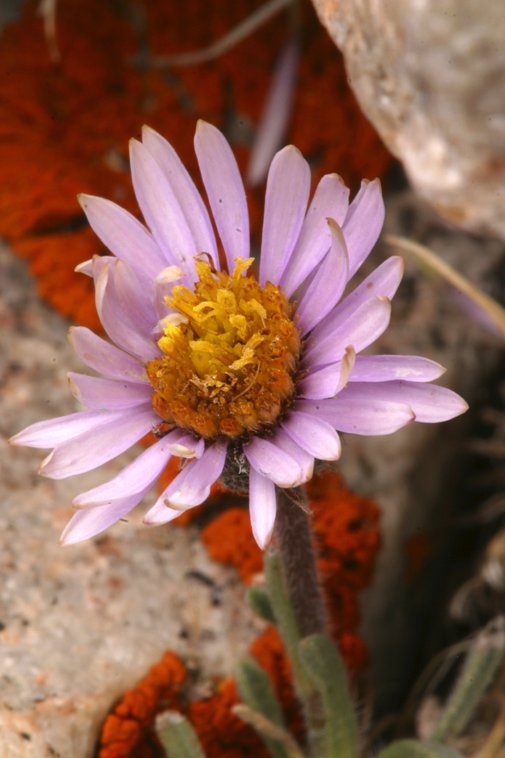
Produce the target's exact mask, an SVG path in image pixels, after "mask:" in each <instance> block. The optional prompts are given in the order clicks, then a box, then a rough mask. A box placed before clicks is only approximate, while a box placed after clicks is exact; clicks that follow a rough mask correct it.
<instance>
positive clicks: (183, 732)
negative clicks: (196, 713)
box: [156, 711, 205, 758]
mask: <svg viewBox="0 0 505 758" xmlns="http://www.w3.org/2000/svg"><path fill="white" fill-rule="evenodd" d="M156 732H157V734H158V737H159V740H160V742H161V744H162V746H163V748H164V750H165V752H166V754H167V756H170V758H205V753H204V752H203V750H202V747H201V745H200V742H199V741H198V737H197V736H196V733H195V731H194V729H193V727H192V726H191V724H190V723H189V721H188V720H187V719H186V718H185V717H184V716H183V715H182V713H179V712H178V711H166V713H162V714H161V715H160V716H158V718H157V719H156Z"/></svg>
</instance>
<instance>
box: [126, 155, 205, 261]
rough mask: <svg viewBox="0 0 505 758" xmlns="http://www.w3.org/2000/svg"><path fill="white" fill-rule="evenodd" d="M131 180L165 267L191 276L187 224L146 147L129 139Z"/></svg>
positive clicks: (191, 251)
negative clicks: (167, 266) (170, 266)
mask: <svg viewBox="0 0 505 758" xmlns="http://www.w3.org/2000/svg"><path fill="white" fill-rule="evenodd" d="M130 163H131V173H132V181H133V186H134V189H135V195H136V197H137V201H138V204H139V206H140V209H141V211H142V214H143V216H144V218H145V220H146V223H147V225H148V226H149V228H150V230H151V232H152V234H153V237H154V239H155V240H156V242H157V244H158V245H159V247H160V249H161V250H162V252H163V254H164V257H165V260H166V262H167V264H168V265H176V266H180V267H181V268H182V269H183V271H184V272H185V273H186V274H188V275H190V276H193V275H194V271H195V262H194V256H195V255H197V254H198V253H199V252H200V250H198V249H197V247H196V246H195V243H194V240H193V236H192V234H191V230H190V228H189V226H188V222H187V221H186V218H185V217H184V213H183V210H182V208H181V206H180V205H179V201H178V200H177V197H176V195H175V193H174V191H173V189H172V187H171V186H170V183H169V181H168V180H167V178H166V176H165V174H164V172H163V170H162V169H161V167H160V166H159V165H158V164H157V162H156V161H155V160H154V158H153V157H152V155H151V153H150V152H149V151H148V150H147V148H146V147H145V146H144V145H143V144H142V143H141V142H137V141H136V140H130Z"/></svg>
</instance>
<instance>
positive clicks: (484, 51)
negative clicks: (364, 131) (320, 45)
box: [313, 0, 505, 239]
mask: <svg viewBox="0 0 505 758" xmlns="http://www.w3.org/2000/svg"><path fill="white" fill-rule="evenodd" d="M313 3H314V5H315V7H316V10H317V12H318V14H319V17H320V19H321V21H322V22H323V24H324V25H325V26H326V28H327V29H328V31H329V32H330V35H331V36H332V38H333V40H334V41H335V43H336V44H337V45H338V47H339V48H340V50H341V51H342V52H343V54H344V58H345V62H346V67H347V71H348V75H349V81H350V84H351V86H352V88H353V90H354V92H355V94H356V96H357V98H358V100H359V102H360V104H361V107H362V109H363V111H364V113H365V115H366V116H367V117H368V118H369V119H370V121H371V122H372V124H373V125H374V126H375V128H376V129H377V131H378V132H379V134H380V136H381V137H382V139H383V140H384V142H385V143H386V145H387V147H388V148H389V149H390V150H391V152H392V153H393V154H394V155H395V156H397V157H398V158H399V159H400V160H401V161H402V163H403V166H404V168H405V170H406V172H407V175H408V177H409V179H410V181H411V182H412V184H413V186H414V188H415V190H416V191H417V192H418V193H419V194H420V195H421V196H422V197H423V198H425V199H426V200H428V201H429V202H430V203H431V204H432V205H433V206H434V207H435V208H436V209H437V211H438V212H439V213H440V214H441V215H442V216H443V217H444V218H446V219H448V220H449V221H450V222H452V223H454V224H456V225H458V226H461V227H464V228H466V229H470V230H472V231H475V232H483V233H487V234H491V235H497V236H499V237H500V238H502V239H504V238H505V47H504V44H503V43H504V40H505V13H504V9H503V5H502V3H497V2H496V0H480V2H478V3H476V2H475V1H474V0H442V2H434V1H433V0H432V1H431V2H419V0H345V1H344V2H342V0H313Z"/></svg>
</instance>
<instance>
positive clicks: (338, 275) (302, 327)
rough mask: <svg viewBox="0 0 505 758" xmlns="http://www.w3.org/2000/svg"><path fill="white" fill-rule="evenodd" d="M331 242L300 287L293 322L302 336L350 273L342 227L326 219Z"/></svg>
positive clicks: (336, 295)
mask: <svg viewBox="0 0 505 758" xmlns="http://www.w3.org/2000/svg"><path fill="white" fill-rule="evenodd" d="M328 224H329V227H330V229H331V232H332V244H331V248H330V249H329V251H328V253H327V254H326V256H325V257H324V258H323V260H322V261H321V263H320V264H319V266H318V267H317V269H316V271H314V273H313V275H312V277H311V278H310V279H309V280H308V283H307V285H306V286H304V287H303V290H302V293H301V295H300V297H299V300H298V303H297V306H296V323H297V326H298V329H299V331H300V334H301V335H302V337H304V336H305V335H306V334H307V333H308V332H310V330H311V329H313V327H314V326H316V325H317V324H318V323H319V322H320V321H322V319H323V318H324V317H325V316H326V315H327V314H328V313H329V312H330V311H331V310H333V308H334V307H335V305H336V304H337V303H338V301H339V300H340V298H341V297H342V293H343V292H344V289H345V286H346V284H347V282H348V279H349V276H348V273H349V261H348V257H347V248H346V245H345V240H344V237H343V234H342V230H341V229H340V227H339V226H338V224H336V223H335V221H333V220H332V219H328Z"/></svg>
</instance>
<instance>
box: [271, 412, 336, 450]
mask: <svg viewBox="0 0 505 758" xmlns="http://www.w3.org/2000/svg"><path fill="white" fill-rule="evenodd" d="M281 426H282V428H283V429H284V431H285V432H287V433H288V434H289V436H290V437H291V439H292V440H293V441H294V442H296V444H297V445H299V446H300V447H301V448H303V449H304V450H306V451H307V453H310V455H312V456H313V457H314V458H317V459H318V460H321V461H336V460H337V459H338V458H340V454H341V452H342V446H341V444H340V438H339V436H338V434H337V432H336V431H335V429H334V428H333V427H332V426H331V425H330V424H328V423H327V422H326V421H323V420H322V419H320V418H318V417H317V416H314V415H313V414H310V413H303V412H301V411H296V410H295V411H291V412H290V414H289V416H288V417H287V419H286V420H285V421H283V422H282V424H281Z"/></svg>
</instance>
